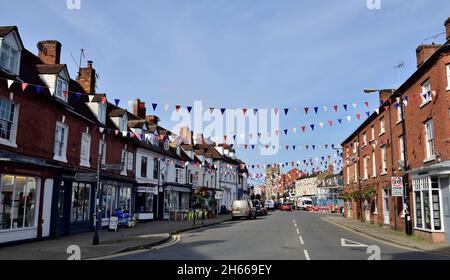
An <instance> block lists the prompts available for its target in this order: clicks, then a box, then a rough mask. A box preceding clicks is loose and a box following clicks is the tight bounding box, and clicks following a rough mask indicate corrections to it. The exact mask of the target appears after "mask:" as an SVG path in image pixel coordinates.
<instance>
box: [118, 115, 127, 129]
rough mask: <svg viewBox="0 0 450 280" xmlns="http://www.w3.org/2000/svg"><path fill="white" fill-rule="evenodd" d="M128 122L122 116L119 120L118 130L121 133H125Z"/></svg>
mask: <svg viewBox="0 0 450 280" xmlns="http://www.w3.org/2000/svg"><path fill="white" fill-rule="evenodd" d="M127 124H128V120H127V117H126V116H123V117H122V118H120V130H121V131H127V128H128V125H127Z"/></svg>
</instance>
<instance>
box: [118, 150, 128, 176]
mask: <svg viewBox="0 0 450 280" xmlns="http://www.w3.org/2000/svg"><path fill="white" fill-rule="evenodd" d="M127 155H128V154H127V150H125V149H122V155H121V156H120V164H121V166H122V170H121V171H120V175H123V176H126V175H127V157H128V156H127Z"/></svg>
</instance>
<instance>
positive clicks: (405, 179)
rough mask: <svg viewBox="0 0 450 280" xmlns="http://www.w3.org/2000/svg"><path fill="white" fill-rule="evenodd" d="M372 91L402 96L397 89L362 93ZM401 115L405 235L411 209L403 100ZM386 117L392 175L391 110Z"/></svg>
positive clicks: (410, 227)
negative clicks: (387, 120)
mask: <svg viewBox="0 0 450 280" xmlns="http://www.w3.org/2000/svg"><path fill="white" fill-rule="evenodd" d="M374 92H379V93H382V92H391V95H393V94H396V93H398V94H399V96H400V97H401V96H402V93H399V92H397V89H372V88H366V89H364V93H374ZM399 106H400V110H401V115H402V120H401V121H402V137H403V157H404V163H403V164H402V165H401V166H400V167H401V169H402V171H403V174H404V175H403V176H402V177H403V184H404V187H403V200H404V203H405V205H404V207H405V233H406V234H407V235H411V234H412V223H411V216H410V215H411V211H410V205H409V184H408V176H407V174H406V171H407V170H408V165H407V163H406V162H407V150H406V147H407V146H406V129H405V116H404V107H403V102H400V104H399ZM388 118H389V142H390V145H391V149H390V150H391V170H392V176H393V175H394V170H395V168H394V154H393V153H394V152H393V149H392V145H393V142H392V127H391V126H392V120H391V110H388ZM396 201H397V198H395V199H394V229H395V230H397V222H396V219H397V213H396V209H395V208H396Z"/></svg>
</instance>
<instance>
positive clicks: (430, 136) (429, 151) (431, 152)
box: [424, 119, 436, 162]
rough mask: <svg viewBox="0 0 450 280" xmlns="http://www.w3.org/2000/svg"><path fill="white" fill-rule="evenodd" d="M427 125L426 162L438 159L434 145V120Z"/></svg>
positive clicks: (426, 123)
mask: <svg viewBox="0 0 450 280" xmlns="http://www.w3.org/2000/svg"><path fill="white" fill-rule="evenodd" d="M424 125H425V141H426V145H425V156H426V159H425V162H427V161H431V160H434V159H436V150H435V145H434V144H435V143H434V127H433V119H429V120H428V121H426V122H425V123H424Z"/></svg>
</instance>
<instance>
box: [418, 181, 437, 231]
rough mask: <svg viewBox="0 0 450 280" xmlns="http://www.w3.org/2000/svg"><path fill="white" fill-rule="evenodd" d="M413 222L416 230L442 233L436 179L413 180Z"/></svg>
mask: <svg viewBox="0 0 450 280" xmlns="http://www.w3.org/2000/svg"><path fill="white" fill-rule="evenodd" d="M413 196H414V199H413V201H414V215H415V216H414V221H415V227H416V228H417V229H422V230H428V231H442V230H443V227H442V219H443V216H442V214H443V213H442V209H441V201H442V199H441V191H440V189H439V178H438V177H430V176H424V177H418V178H413Z"/></svg>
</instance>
